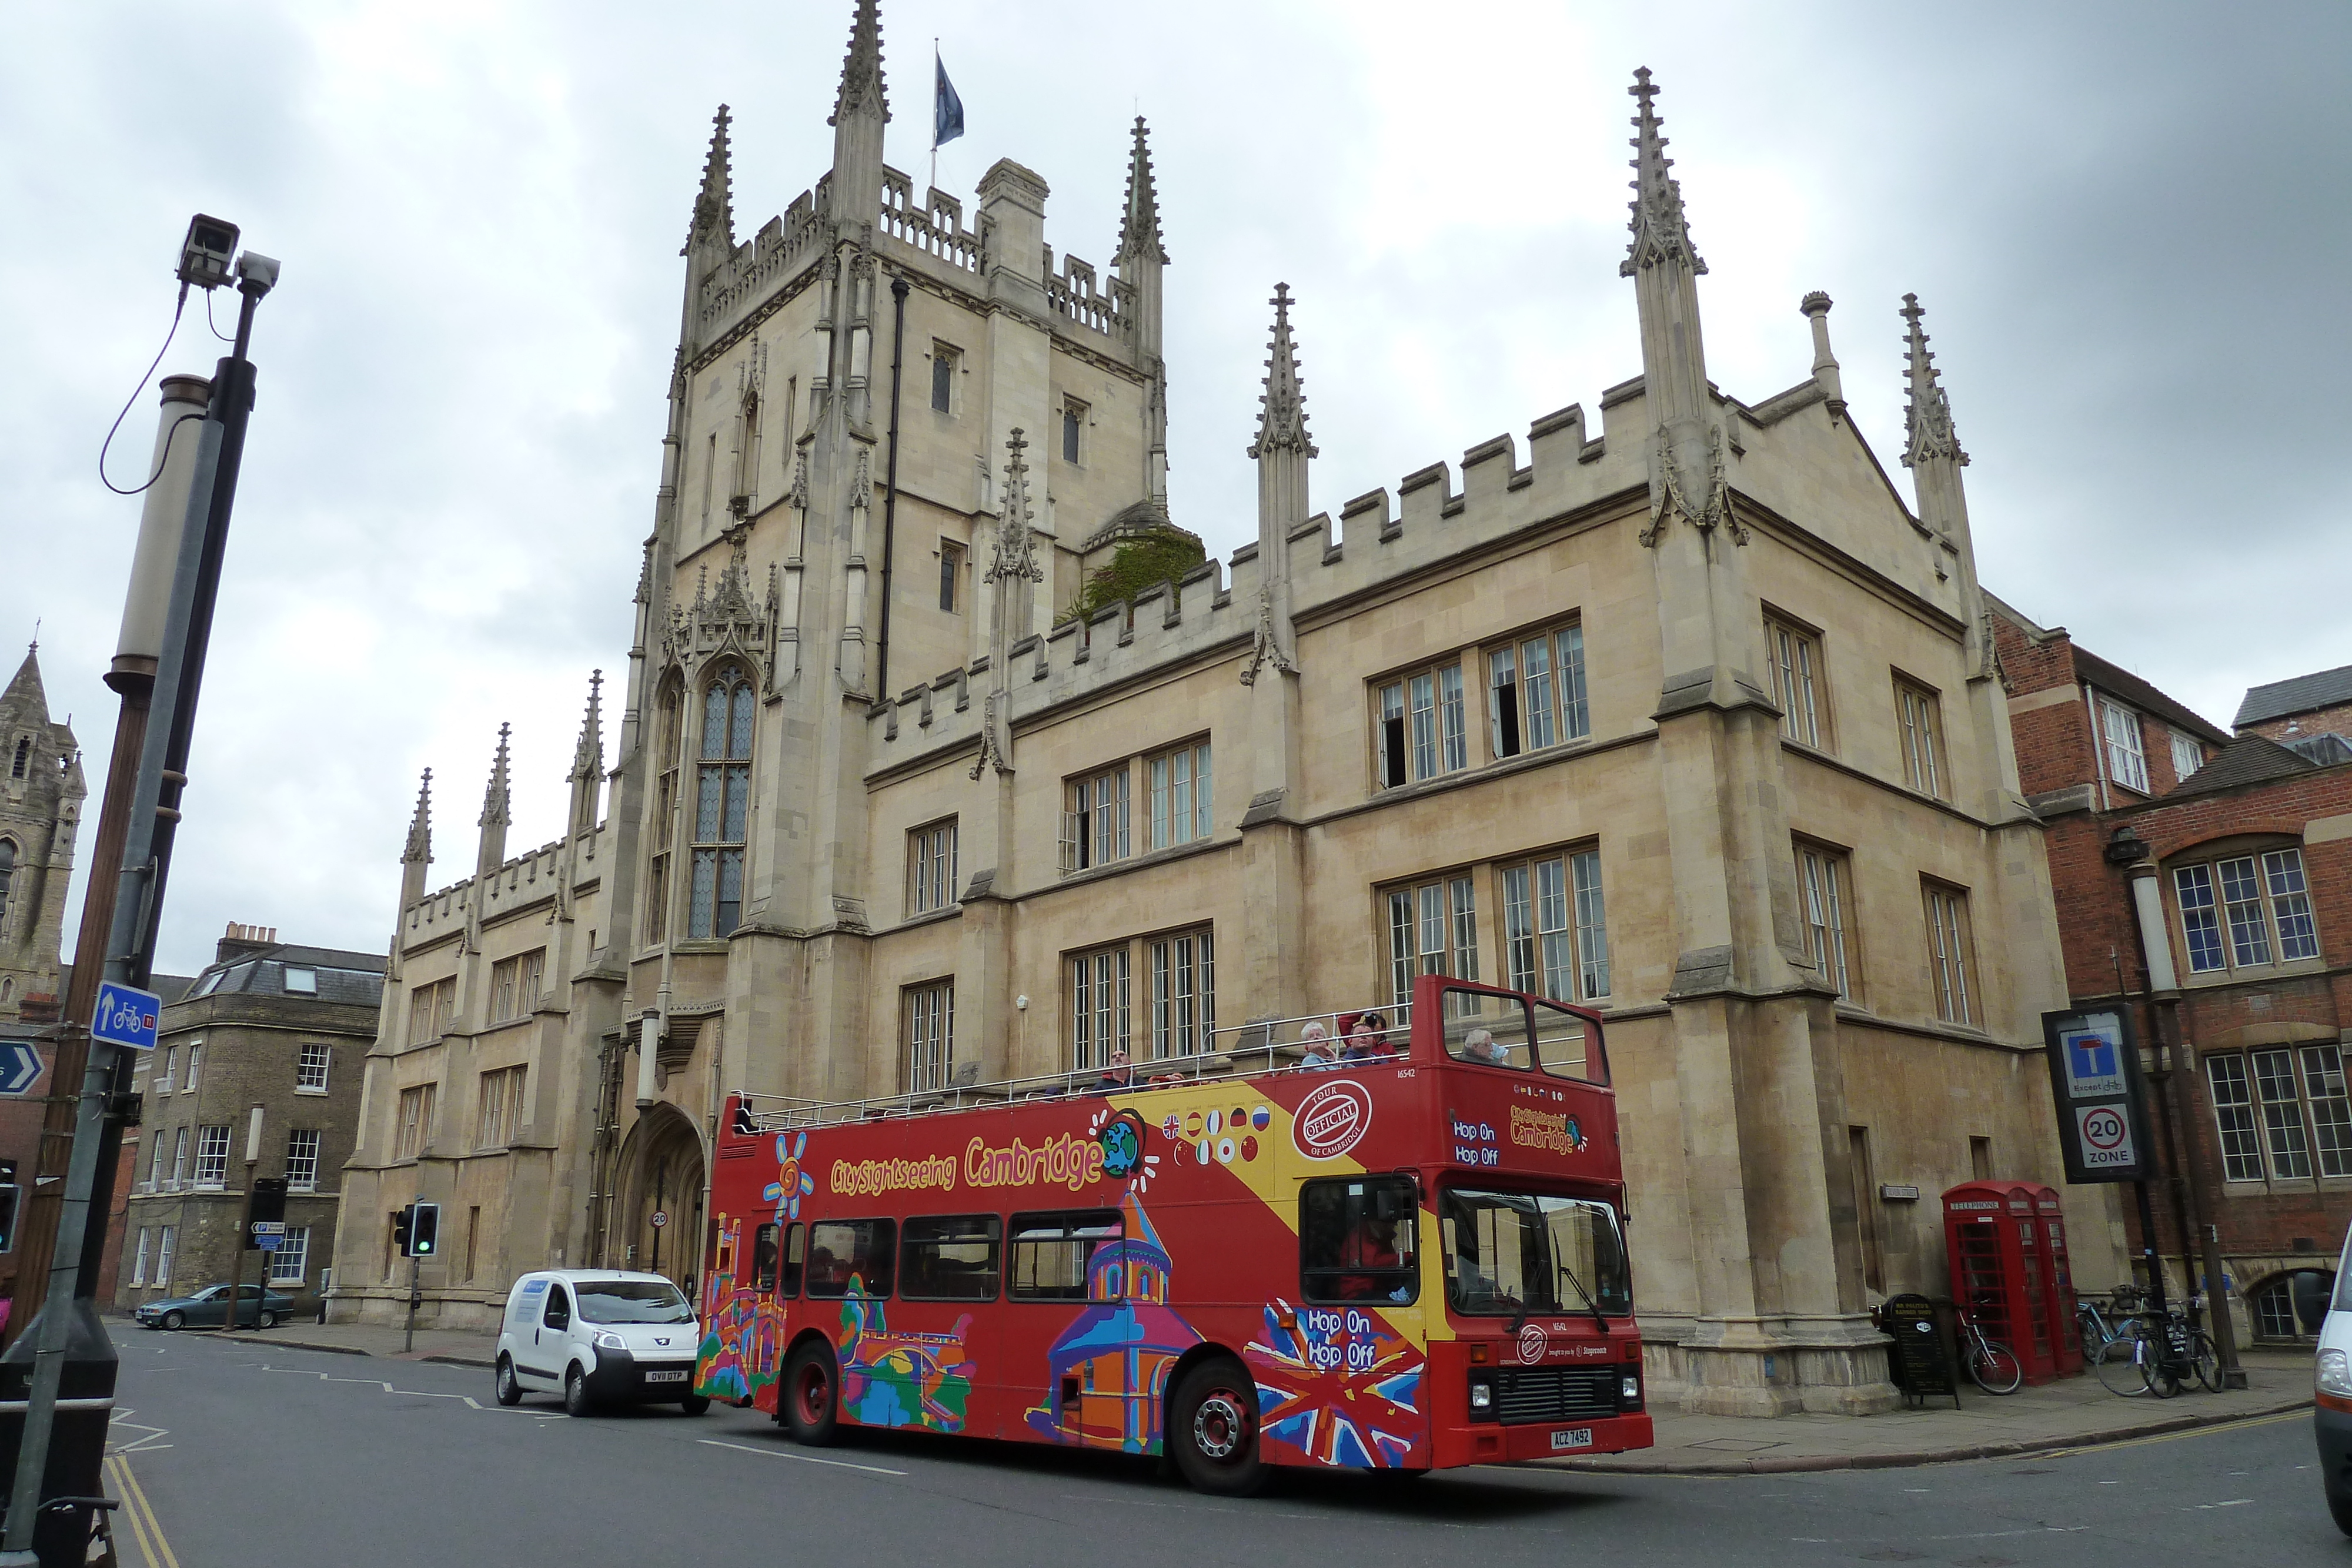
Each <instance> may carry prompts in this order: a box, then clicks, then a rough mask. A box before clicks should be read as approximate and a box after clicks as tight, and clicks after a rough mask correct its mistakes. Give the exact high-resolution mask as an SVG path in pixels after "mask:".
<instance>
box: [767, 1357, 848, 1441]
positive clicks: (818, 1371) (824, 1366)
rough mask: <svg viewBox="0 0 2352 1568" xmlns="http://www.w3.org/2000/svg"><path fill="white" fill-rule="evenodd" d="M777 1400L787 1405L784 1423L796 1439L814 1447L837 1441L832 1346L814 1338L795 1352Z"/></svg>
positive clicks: (784, 1407)
mask: <svg viewBox="0 0 2352 1568" xmlns="http://www.w3.org/2000/svg"><path fill="white" fill-rule="evenodd" d="M777 1403H778V1404H779V1405H781V1406H782V1407H783V1416H784V1425H785V1426H786V1427H789V1428H790V1429H791V1431H792V1434H793V1441H794V1442H796V1443H805V1444H807V1445H808V1446H809V1447H811V1448H824V1447H825V1446H826V1445H828V1444H830V1443H831V1442H832V1441H833V1428H834V1421H835V1416H836V1414H837V1409H836V1392H835V1387H834V1375H833V1352H832V1350H831V1349H830V1348H829V1347H827V1346H825V1345H823V1344H820V1343H816V1342H815V1341H814V1340H812V1341H811V1342H810V1343H807V1344H804V1345H803V1346H801V1347H800V1349H798V1350H796V1351H794V1352H793V1359H792V1362H791V1364H789V1365H787V1366H786V1367H785V1368H784V1388H783V1397H782V1399H780V1400H778V1401H777Z"/></svg>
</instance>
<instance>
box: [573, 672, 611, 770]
mask: <svg viewBox="0 0 2352 1568" xmlns="http://www.w3.org/2000/svg"><path fill="white" fill-rule="evenodd" d="M602 772H604V671H602V670H592V671H590V672H589V674H588V712H587V714H586V716H584V717H583V718H582V719H581V721H580V744H579V746H578V747H575V748H574V749H573V751H572V778H573V779H593V778H594V777H595V776H597V775H598V774H600V773H602Z"/></svg>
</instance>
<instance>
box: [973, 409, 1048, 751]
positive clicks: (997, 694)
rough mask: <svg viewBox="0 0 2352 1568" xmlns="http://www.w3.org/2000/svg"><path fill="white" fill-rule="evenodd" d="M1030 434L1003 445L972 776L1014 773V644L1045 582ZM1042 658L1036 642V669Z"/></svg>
mask: <svg viewBox="0 0 2352 1568" xmlns="http://www.w3.org/2000/svg"><path fill="white" fill-rule="evenodd" d="M1028 448H1029V442H1028V438H1027V437H1026V436H1024V434H1022V432H1021V429H1020V427H1019V426H1017V425H1016V426H1014V427H1013V434H1012V435H1011V436H1010V437H1009V438H1007V440H1006V441H1005V443H1004V451H1005V459H1004V495H1003V503H1004V504H1003V509H1002V510H1001V511H1000V512H998V514H997V517H996V540H995V544H996V549H995V554H994V555H993V557H992V559H990V561H989V563H988V570H986V571H985V572H983V573H982V574H981V579H980V580H981V584H982V586H983V587H985V588H989V589H991V590H992V593H991V594H990V596H989V622H988V696H987V700H986V703H985V705H984V706H982V710H981V726H980V755H979V756H978V757H976V758H973V759H972V764H971V777H972V778H974V779H977V778H979V777H980V776H981V775H982V773H983V772H985V771H986V770H988V769H989V768H995V770H996V771H997V772H999V773H1010V772H1012V771H1013V724H1012V714H1011V712H1010V709H1011V706H1012V682H1013V673H1012V665H1013V641H1014V632H1015V630H1016V629H1017V628H1020V627H1024V626H1026V625H1028V623H1029V590H1030V588H1031V586H1032V585H1033V584H1035V583H1040V582H1043V581H1045V569H1044V568H1043V567H1041V566H1040V565H1038V563H1037V547H1036V541H1035V540H1034V538H1032V537H1031V533H1030V521H1029V519H1030V510H1029V460H1028V458H1027V457H1026V456H1024V453H1025V452H1027V451H1028ZM1044 657H1045V654H1044V651H1043V645H1042V644H1041V645H1040V651H1039V653H1038V658H1039V659H1040V661H1041V663H1040V664H1039V666H1038V667H1039V668H1040V669H1043V668H1044V667H1045V666H1044V664H1043V663H1042V661H1043V659H1044Z"/></svg>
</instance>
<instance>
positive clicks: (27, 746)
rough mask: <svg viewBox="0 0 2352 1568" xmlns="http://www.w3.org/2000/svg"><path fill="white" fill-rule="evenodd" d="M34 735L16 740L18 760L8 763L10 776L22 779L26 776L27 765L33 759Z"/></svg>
mask: <svg viewBox="0 0 2352 1568" xmlns="http://www.w3.org/2000/svg"><path fill="white" fill-rule="evenodd" d="M32 759H33V740H32V737H30V736H23V737H18V739H17V741H16V760H14V761H12V762H11V763H9V764H8V777H9V778H11V779H22V778H23V777H24V776H25V768H26V766H27V765H28V764H29V763H30V762H31V761H32Z"/></svg>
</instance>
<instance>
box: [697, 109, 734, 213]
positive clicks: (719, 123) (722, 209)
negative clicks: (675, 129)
mask: <svg viewBox="0 0 2352 1568" xmlns="http://www.w3.org/2000/svg"><path fill="white" fill-rule="evenodd" d="M729 124H730V120H729V116H728V112H727V106H726V105H725V104H723V103H722V104H720V105H719V112H718V114H716V115H715V116H713V117H712V119H711V122H710V151H709V152H708V153H707V154H705V155H704V157H703V160H702V188H701V189H700V190H699V191H698V192H696V193H695V197H694V224H693V226H692V229H691V231H690V232H689V233H688V236H687V240H688V244H689V245H690V244H692V243H693V242H694V241H695V240H698V239H701V238H703V237H705V236H707V235H718V236H719V237H720V238H722V239H724V240H725V241H726V242H727V244H728V245H729V246H733V245H734V243H735V189H734V171H733V168H732V166H731V164H730V161H729V157H728V144H727V127H728V125H729Z"/></svg>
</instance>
